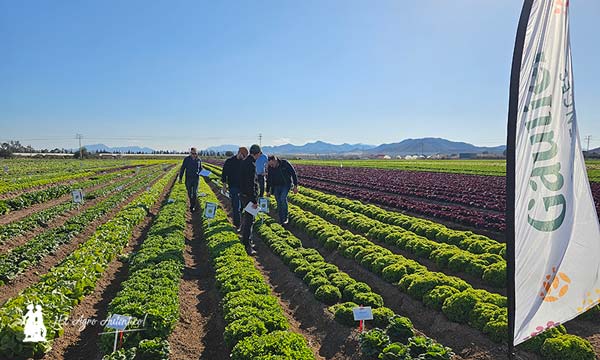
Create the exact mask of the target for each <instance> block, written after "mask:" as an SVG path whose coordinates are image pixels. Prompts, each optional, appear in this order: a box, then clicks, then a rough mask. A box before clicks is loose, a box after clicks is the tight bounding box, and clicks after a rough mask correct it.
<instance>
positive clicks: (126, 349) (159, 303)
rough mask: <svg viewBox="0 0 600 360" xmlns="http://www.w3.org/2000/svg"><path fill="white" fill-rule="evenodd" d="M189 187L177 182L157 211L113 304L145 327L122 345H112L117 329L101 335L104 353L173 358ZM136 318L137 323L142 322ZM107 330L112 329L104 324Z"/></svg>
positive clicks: (114, 310) (113, 356) (113, 311)
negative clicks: (171, 348)
mask: <svg viewBox="0 0 600 360" xmlns="http://www.w3.org/2000/svg"><path fill="white" fill-rule="evenodd" d="M186 203H187V192H186V189H185V186H184V185H183V184H178V183H176V184H175V185H174V187H173V189H172V190H171V194H170V195H169V201H168V202H167V203H166V204H165V205H163V207H162V208H161V210H160V212H159V213H158V215H157V216H156V218H155V220H154V222H153V223H152V226H151V227H150V230H149V231H148V234H147V236H146V239H145V240H144V242H143V243H142V245H141V247H140V250H139V251H138V252H137V253H135V255H134V256H133V257H132V258H131V261H130V267H129V278H128V279H127V280H126V281H125V282H123V283H122V284H121V287H122V288H121V290H120V291H119V293H118V294H117V295H116V297H115V298H114V299H113V300H112V301H111V302H110V304H109V305H108V312H109V313H110V314H119V315H126V316H131V317H132V318H134V319H137V320H138V322H139V320H141V319H144V321H143V327H144V331H131V332H126V333H125V334H124V336H123V339H122V344H123V347H122V349H120V350H118V351H117V352H116V353H112V351H113V340H114V336H113V335H112V334H105V335H103V336H102V339H101V340H102V341H101V344H102V348H103V351H104V353H108V354H110V356H106V357H105V359H118V358H120V357H121V358H122V357H123V356H124V357H125V358H127V359H134V358H139V359H145V358H147V359H150V358H151V359H168V355H169V343H168V341H167V339H168V337H169V335H170V334H171V332H172V331H173V329H174V328H175V324H176V323H177V321H178V320H179V301H178V300H179V298H178V296H179V281H180V279H181V276H182V274H183V267H184V266H185V263H184V260H183V250H184V248H185V236H184V233H183V232H184V230H185V227H186V221H185V214H186V209H187V205H186ZM138 322H136V323H134V326H133V329H129V330H136V329H137V327H139V326H140V325H139V323H138ZM105 332H110V330H109V329H105Z"/></svg>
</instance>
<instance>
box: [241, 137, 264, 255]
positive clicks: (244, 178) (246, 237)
mask: <svg viewBox="0 0 600 360" xmlns="http://www.w3.org/2000/svg"><path fill="white" fill-rule="evenodd" d="M259 156H260V146H258V145H256V144H254V145H252V146H251V147H250V156H248V157H246V158H245V159H244V160H243V161H242V164H241V166H240V205H241V208H242V209H245V208H246V206H247V205H248V203H250V202H252V203H254V205H253V207H254V208H255V209H256V208H258V180H257V177H256V165H255V164H254V163H255V162H256V159H258V157H259ZM253 225H254V216H252V214H250V213H248V212H247V211H244V212H243V213H242V244H244V247H245V248H246V252H247V253H248V254H249V255H254V254H256V251H255V250H254V243H253V242H252V226H253Z"/></svg>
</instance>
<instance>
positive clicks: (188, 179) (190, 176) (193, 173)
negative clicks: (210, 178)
mask: <svg viewBox="0 0 600 360" xmlns="http://www.w3.org/2000/svg"><path fill="white" fill-rule="evenodd" d="M200 171H202V161H201V160H200V158H199V157H198V150H196V148H195V147H193V148H191V149H190V155H189V156H186V157H185V158H184V159H183V164H182V165H181V169H180V170H179V183H181V179H183V173H184V172H185V188H186V189H187V193H188V198H189V199H190V211H192V212H194V211H196V205H197V203H198V182H199V179H200V175H199V173H200Z"/></svg>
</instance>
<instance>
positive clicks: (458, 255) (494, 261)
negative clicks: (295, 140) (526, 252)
mask: <svg viewBox="0 0 600 360" xmlns="http://www.w3.org/2000/svg"><path fill="white" fill-rule="evenodd" d="M303 191H304V190H303ZM311 192H312V190H311ZM290 200H291V202H292V203H294V204H297V205H299V206H301V207H302V208H304V209H307V210H310V211H311V212H313V213H315V214H317V215H319V216H322V217H323V218H325V219H327V220H329V221H333V222H335V223H339V224H341V225H343V226H346V227H347V228H349V229H350V230H352V231H354V232H357V233H359V234H361V235H363V236H365V237H367V238H369V239H374V240H378V241H380V242H383V243H385V244H387V245H390V246H395V247H397V248H399V249H401V250H403V251H405V252H408V253H410V254H413V255H414V256H415V257H418V258H425V259H429V260H431V261H433V262H435V264H436V265H437V266H438V267H439V268H440V269H444V270H450V271H454V272H458V273H467V274H469V275H471V276H474V277H476V278H478V279H481V280H482V283H484V284H486V285H490V286H492V287H496V288H499V289H503V288H505V287H506V261H505V260H504V259H503V258H502V257H501V256H500V255H497V254H490V253H481V254H474V253H471V252H468V251H466V250H462V249H460V248H458V247H457V246H456V245H450V244H445V243H438V242H436V241H433V240H429V239H427V238H426V237H423V236H420V235H417V234H415V233H414V232H412V231H410V230H406V229H404V228H402V227H400V226H397V225H389V224H386V223H383V222H381V221H379V220H375V219H372V218H369V217H367V216H366V215H363V214H361V213H357V212H354V211H352V210H348V209H345V208H342V207H339V206H337V205H330V204H326V203H323V202H322V201H321V200H318V199H315V198H311V197H308V196H306V195H302V194H296V195H291V196H290ZM470 240H471V241H472V242H473V243H475V242H477V241H478V240H475V239H470Z"/></svg>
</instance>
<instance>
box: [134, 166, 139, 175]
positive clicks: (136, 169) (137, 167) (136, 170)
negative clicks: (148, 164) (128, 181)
mask: <svg viewBox="0 0 600 360" xmlns="http://www.w3.org/2000/svg"><path fill="white" fill-rule="evenodd" d="M139 173H140V167H139V166H136V167H135V174H136V175H137V174H139Z"/></svg>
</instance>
